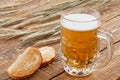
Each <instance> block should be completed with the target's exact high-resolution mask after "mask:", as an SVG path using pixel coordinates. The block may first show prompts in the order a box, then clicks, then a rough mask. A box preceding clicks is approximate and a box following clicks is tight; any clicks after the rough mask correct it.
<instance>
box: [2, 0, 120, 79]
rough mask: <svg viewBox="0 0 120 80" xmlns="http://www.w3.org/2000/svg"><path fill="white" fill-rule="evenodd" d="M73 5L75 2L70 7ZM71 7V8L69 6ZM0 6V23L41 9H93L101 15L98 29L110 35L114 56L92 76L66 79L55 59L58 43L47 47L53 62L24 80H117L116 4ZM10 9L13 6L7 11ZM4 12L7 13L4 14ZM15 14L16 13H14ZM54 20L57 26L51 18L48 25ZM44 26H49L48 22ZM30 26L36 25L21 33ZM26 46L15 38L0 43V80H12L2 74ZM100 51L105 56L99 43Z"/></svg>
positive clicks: (119, 32)
mask: <svg viewBox="0 0 120 80" xmlns="http://www.w3.org/2000/svg"><path fill="white" fill-rule="evenodd" d="M9 1H10V2H9ZM26 1H28V2H26ZM29 1H30V2H29ZM75 1H77V2H76V3H74V2H75ZM79 1H81V2H79ZM67 2H68V3H67ZM69 2H70V3H69ZM23 3H25V4H27V5H25V4H23ZM64 3H67V6H69V7H66V8H61V7H63V6H65V5H66V4H64ZM72 3H73V4H75V5H74V6H70V5H71V4H72ZM77 3H79V4H77ZM59 4H64V5H62V6H61V7H59V6H57V5H59ZM0 5H1V6H0V19H2V18H5V17H11V18H12V19H17V18H20V17H24V16H26V17H27V18H31V17H30V16H31V12H32V11H34V10H44V9H47V10H49V8H50V7H51V8H53V9H54V10H57V9H58V11H60V10H59V8H61V9H62V10H66V9H68V8H72V7H75V6H85V7H93V8H96V9H97V10H98V11H100V13H101V14H102V16H101V17H102V23H101V26H100V28H101V29H103V30H107V31H110V32H112V33H113V39H114V54H113V58H112V60H111V62H110V64H108V65H107V66H106V67H105V68H103V69H101V70H99V71H96V72H93V73H92V74H90V75H89V76H87V77H72V76H70V75H68V74H67V73H66V72H65V71H64V70H63V66H62V62H61V59H60V57H59V56H58V54H60V50H59V48H60V47H59V43H57V44H51V45H49V46H53V47H54V48H55V49H56V54H57V56H56V58H55V60H54V61H53V62H52V63H51V64H49V65H47V66H45V67H42V68H40V69H39V70H37V72H36V73H35V74H33V75H32V76H31V77H30V78H28V79H25V80H120V0H0ZM11 5H13V6H12V7H11ZM6 6H7V7H6ZM1 7H3V8H1ZM7 10H9V11H11V12H9V11H8V12H5V11H7ZM12 10H13V12H12ZM15 10H18V12H16V11H15ZM54 14H55V13H54ZM56 14H57V13H56ZM56 20H57V21H58V22H59V16H56V17H53V19H50V22H53V21H56ZM47 23H49V21H48V22H47ZM0 24H1V23H0ZM45 24H46V23H45ZM34 25H35V26H36V25H38V23H37V22H34V23H32V24H29V25H25V26H24V27H25V28H24V29H21V30H23V31H24V30H27V28H28V27H32V26H34ZM8 26H9V25H8ZM8 26H7V28H8ZM0 33H1V32H0ZM28 46H32V44H27V45H22V43H21V41H20V39H19V37H15V38H12V39H9V40H4V39H2V40H0V80H12V79H11V78H10V77H9V76H8V74H7V72H6V70H7V69H8V67H9V66H10V65H11V64H12V63H13V62H14V60H15V59H16V57H17V56H18V55H19V54H20V53H21V52H23V50H24V49H25V48H26V47H28ZM101 47H102V49H103V50H102V52H103V53H106V49H105V45H104V43H102V46H101Z"/></svg>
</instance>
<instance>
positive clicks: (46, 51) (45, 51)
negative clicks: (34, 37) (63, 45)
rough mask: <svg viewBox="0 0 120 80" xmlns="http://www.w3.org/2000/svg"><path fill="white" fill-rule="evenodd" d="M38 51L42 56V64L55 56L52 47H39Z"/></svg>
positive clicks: (50, 60)
mask: <svg viewBox="0 0 120 80" xmlns="http://www.w3.org/2000/svg"><path fill="white" fill-rule="evenodd" d="M39 51H40V53H41V56H42V66H45V65H47V64H49V63H51V62H52V61H53V60H54V58H55V56H56V54H55V49H54V48H53V47H48V46H45V47H41V48H39Z"/></svg>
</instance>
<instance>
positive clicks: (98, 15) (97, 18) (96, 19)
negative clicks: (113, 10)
mask: <svg viewBox="0 0 120 80" xmlns="http://www.w3.org/2000/svg"><path fill="white" fill-rule="evenodd" d="M79 9H83V10H85V9H87V10H91V11H93V12H95V14H97V16H96V17H95V19H92V20H85V21H83V20H82V21H80V20H79V21H76V20H71V19H68V18H65V16H66V15H69V14H75V13H74V12H73V13H69V12H71V11H76V10H79ZM78 12H79V11H78ZM78 12H76V14H79V13H78ZM67 13H68V14H67ZM80 14H81V13H80ZM83 14H84V13H83ZM85 14H86V13H85ZM61 18H63V19H65V20H67V21H71V22H82V23H83V22H84V23H85V22H93V21H98V20H100V18H101V14H100V13H99V12H98V11H97V10H96V9H93V8H86V7H77V9H76V8H71V9H68V10H65V11H63V12H62V14H61Z"/></svg>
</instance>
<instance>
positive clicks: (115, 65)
mask: <svg viewBox="0 0 120 80" xmlns="http://www.w3.org/2000/svg"><path fill="white" fill-rule="evenodd" d="M119 47H120V42H118V43H116V44H115V45H114V54H113V58H112V61H111V62H110V64H109V65H107V66H106V67H105V68H103V69H101V70H99V71H95V72H93V73H92V74H90V75H88V76H87V77H79V78H77V77H72V76H70V75H68V74H67V73H66V72H64V73H63V74H61V75H59V76H57V77H55V78H54V79H52V80H119V79H120V67H119V66H120V60H119V59H120V49H119ZM104 53H106V50H105V51H104Z"/></svg>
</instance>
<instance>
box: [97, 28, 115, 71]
mask: <svg viewBox="0 0 120 80" xmlns="http://www.w3.org/2000/svg"><path fill="white" fill-rule="evenodd" d="M97 36H98V38H99V39H102V40H104V41H105V42H106V43H107V52H106V53H103V54H101V52H99V56H98V58H97V61H96V64H95V70H99V69H101V68H103V67H105V66H106V65H107V64H108V63H109V62H110V61H111V59H112V55H113V37H112V34H111V33H109V32H107V31H103V30H98V34H97ZM102 55H105V58H104V61H103V60H102V61H99V58H101V56H102Z"/></svg>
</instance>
